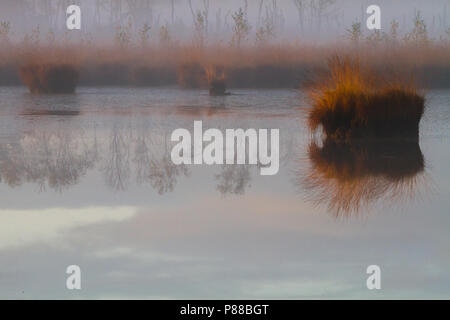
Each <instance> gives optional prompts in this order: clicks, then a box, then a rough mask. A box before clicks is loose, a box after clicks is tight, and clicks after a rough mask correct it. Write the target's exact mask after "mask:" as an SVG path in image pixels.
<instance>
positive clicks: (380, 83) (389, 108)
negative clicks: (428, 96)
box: [308, 56, 425, 139]
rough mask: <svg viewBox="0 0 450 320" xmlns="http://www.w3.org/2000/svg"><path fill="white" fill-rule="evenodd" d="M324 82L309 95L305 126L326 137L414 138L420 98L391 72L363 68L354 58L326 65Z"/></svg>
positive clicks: (420, 112) (336, 59)
mask: <svg viewBox="0 0 450 320" xmlns="http://www.w3.org/2000/svg"><path fill="white" fill-rule="evenodd" d="M328 66H329V71H328V73H327V76H326V79H324V80H322V81H321V82H319V83H318V84H317V85H314V86H313V87H312V89H311V92H310V97H311V100H312V105H313V107H312V109H311V110H310V111H309V114H308V123H309V127H310V129H312V130H316V129H317V128H318V127H319V126H322V128H323V130H324V132H325V133H326V135H327V136H328V137H334V138H340V139H341V138H344V139H346V138H367V137H393V136H408V137H418V133H419V122H420V119H421V117H422V115H423V112H424V102H425V100H424V96H423V95H421V94H419V93H418V90H417V89H416V87H415V85H414V84H413V82H412V81H410V80H408V81H407V80H406V78H405V77H399V76H398V75H397V74H394V73H393V72H392V71H390V72H389V73H388V72H385V73H384V74H383V75H382V76H381V75H380V74H379V71H377V70H374V69H370V68H364V67H363V66H361V64H360V62H359V61H358V60H357V59H351V58H344V59H341V58H339V57H337V56H336V57H334V58H332V59H330V60H329V63H328Z"/></svg>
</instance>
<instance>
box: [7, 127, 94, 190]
mask: <svg viewBox="0 0 450 320" xmlns="http://www.w3.org/2000/svg"><path fill="white" fill-rule="evenodd" d="M96 160H97V153H96V146H95V145H92V144H89V143H88V142H87V141H86V140H85V139H84V137H83V136H82V134H80V135H78V136H77V137H74V132H73V131H67V130H64V129H63V128H62V127H58V128H56V129H43V130H36V129H35V130H32V131H31V132H30V133H28V134H26V135H24V136H23V137H22V138H20V139H19V141H18V142H14V143H4V144H1V145H0V181H2V182H3V181H4V182H5V183H6V184H7V185H9V186H11V187H14V186H19V185H21V184H23V183H26V182H34V183H37V184H38V185H39V186H40V188H41V190H45V189H46V188H47V187H49V188H51V189H55V190H59V191H60V190H62V189H64V188H66V187H69V186H72V185H75V184H77V183H78V182H79V178H80V177H81V176H83V175H84V174H85V173H86V172H87V170H88V169H90V168H92V167H93V165H94V163H95V161H96Z"/></svg>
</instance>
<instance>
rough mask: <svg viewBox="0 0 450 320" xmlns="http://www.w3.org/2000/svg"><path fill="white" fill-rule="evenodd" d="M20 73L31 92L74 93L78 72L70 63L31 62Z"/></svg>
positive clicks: (21, 68)
mask: <svg viewBox="0 0 450 320" xmlns="http://www.w3.org/2000/svg"><path fill="white" fill-rule="evenodd" d="M19 75H20V78H21V79H22V81H23V82H24V83H25V84H26V86H27V87H28V89H29V90H30V92H31V93H45V94H49V93H74V92H75V88H76V86H77V81H78V72H77V70H76V69H75V67H73V66H72V65H69V64H30V65H25V66H22V67H20V69H19Z"/></svg>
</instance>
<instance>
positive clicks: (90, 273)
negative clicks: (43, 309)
mask: <svg viewBox="0 0 450 320" xmlns="http://www.w3.org/2000/svg"><path fill="white" fill-rule="evenodd" d="M234 93H235V94H234V95H231V96H226V97H209V96H208V95H207V94H206V93H205V92H204V91H196V90H181V89H176V88H159V89H155V88H153V89H148V88H145V89H143V88H142V89H131V88H130V89H119V88H79V89H78V91H77V94H75V95H54V96H50V95H49V96H45V95H43V96H33V95H30V94H29V93H28V92H27V90H26V89H25V88H20V87H18V88H6V87H3V88H0V297H1V298H24V299H28V298H62V299H73V298H106V299H107V298H156V299H157V298H188V299H194V298H203V299H204V298H207V299H214V298H218V299H221V298H226V299H244V298H248V299H298V298H337V299H345V298H369V299H380V298H450V165H449V163H450V148H449V147H450V91H449V90H431V91H429V92H427V109H426V112H425V115H424V118H423V119H422V122H421V128H420V130H421V133H420V143H419V144H417V143H406V142H394V141H392V142H390V141H385V142H383V143H378V144H371V145H369V144H359V145H336V144H334V143H333V142H330V141H322V138H321V137H320V136H317V135H315V136H313V135H311V134H310V133H309V131H308V130H307V128H306V127H305V120H304V109H305V108H308V106H307V104H306V102H305V101H306V100H305V97H304V93H302V92H301V91H296V90H235V91H234ZM194 120H202V121H203V127H204V130H205V129H206V128H208V127H212V128H219V129H223V130H225V129H226V128H243V129H247V128H256V129H258V128H279V129H280V170H279V172H278V174H276V175H274V176H261V175H260V174H259V168H258V167H257V166H256V165H253V166H252V165H213V166H207V165H197V166H195V165H185V166H175V165H174V164H173V163H172V162H171V158H170V152H171V148H172V146H173V144H172V143H171V141H170V135H171V133H172V131H173V130H174V129H177V128H186V129H189V130H190V131H192V130H193V122H194ZM72 264H75V265H79V266H80V268H81V271H82V289H81V290H68V289H66V278H67V276H68V275H67V274H66V273H65V272H66V268H67V266H69V265H72ZM372 264H376V265H378V266H380V268H381V285H382V288H381V290H368V289H367V287H366V279H367V277H368V275H367V274H366V268H367V266H369V265H372Z"/></svg>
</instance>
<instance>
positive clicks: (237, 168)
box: [216, 165, 251, 194]
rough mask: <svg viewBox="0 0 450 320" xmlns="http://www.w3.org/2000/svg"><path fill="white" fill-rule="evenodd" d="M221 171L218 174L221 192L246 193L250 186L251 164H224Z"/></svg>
mask: <svg viewBox="0 0 450 320" xmlns="http://www.w3.org/2000/svg"><path fill="white" fill-rule="evenodd" d="M221 170H222V171H221V173H220V174H218V175H216V180H217V181H218V184H217V190H218V191H219V192H220V193H221V194H244V193H245V189H246V188H247V187H249V186H250V181H251V176H250V166H249V165H223V166H222V169H221Z"/></svg>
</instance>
